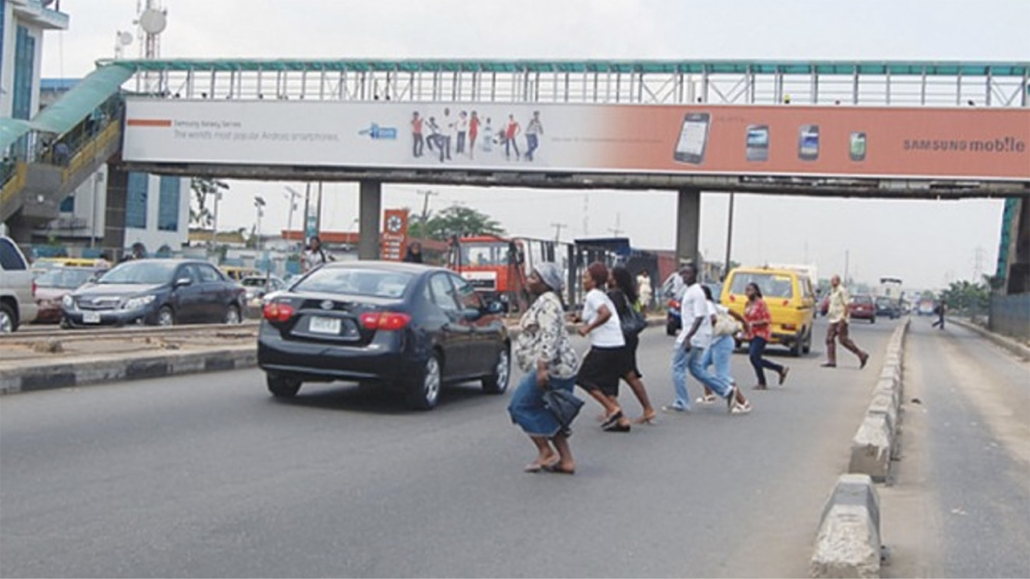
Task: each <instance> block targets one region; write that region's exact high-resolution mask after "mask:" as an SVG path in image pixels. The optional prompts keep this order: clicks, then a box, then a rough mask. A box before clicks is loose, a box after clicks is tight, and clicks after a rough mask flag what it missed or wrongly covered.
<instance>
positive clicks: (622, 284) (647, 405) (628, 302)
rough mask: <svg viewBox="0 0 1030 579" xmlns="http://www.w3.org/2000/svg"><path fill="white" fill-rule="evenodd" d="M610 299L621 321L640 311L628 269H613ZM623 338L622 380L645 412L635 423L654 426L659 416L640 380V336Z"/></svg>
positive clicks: (635, 288)
mask: <svg viewBox="0 0 1030 579" xmlns="http://www.w3.org/2000/svg"><path fill="white" fill-rule="evenodd" d="M608 299H610V300H611V301H612V303H613V304H615V310H616V311H617V313H618V314H619V318H620V319H625V318H628V317H629V316H631V315H632V314H633V312H632V311H631V310H637V311H640V309H639V304H638V301H639V299H640V298H639V296H638V295H637V287H636V284H635V283H634V281H633V276H632V275H631V274H630V273H629V270H628V269H626V268H625V267H622V266H621V265H617V266H615V267H613V268H612V271H611V277H609V278H608ZM622 337H623V339H625V341H626V345H625V346H624V347H623V348H624V352H623V354H624V355H625V357H626V358H625V366H626V368H627V370H626V373H625V374H623V375H622V379H623V380H625V381H626V383H627V384H629V387H630V389H631V390H633V395H634V396H636V397H637V401H638V402H640V406H641V408H642V411H643V413H642V414H641V415H640V417H639V418H637V419H636V420H634V421H633V422H634V423H636V424H654V421H655V417H656V416H657V414H656V413H655V411H654V408H653V407H652V406H651V400H650V399H649V398H648V396H647V389H646V388H644V382H643V381H642V380H641V379H640V378H641V377H642V376H643V374H641V373H640V369H639V368H637V347H638V346H639V345H640V336H638V335H637V334H627V333H623V334H622Z"/></svg>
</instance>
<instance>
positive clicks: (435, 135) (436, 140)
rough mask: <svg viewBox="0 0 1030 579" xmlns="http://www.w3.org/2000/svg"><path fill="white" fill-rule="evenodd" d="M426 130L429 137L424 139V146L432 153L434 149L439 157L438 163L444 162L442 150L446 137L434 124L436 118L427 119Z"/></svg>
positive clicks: (438, 126)
mask: <svg viewBox="0 0 1030 579" xmlns="http://www.w3.org/2000/svg"><path fill="white" fill-rule="evenodd" d="M426 129H428V130H429V136H428V137H426V144H427V145H428V146H429V150H430V151H432V150H433V149H434V148H435V149H436V152H437V153H438V154H439V155H440V162H441V163H443V161H444V148H445V146H446V137H444V135H443V133H441V132H440V125H438V124H437V122H436V117H429V122H428V123H426Z"/></svg>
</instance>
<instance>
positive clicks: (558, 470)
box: [544, 460, 576, 474]
mask: <svg viewBox="0 0 1030 579" xmlns="http://www.w3.org/2000/svg"><path fill="white" fill-rule="evenodd" d="M544 470H545V471H547V472H553V473H555V474H576V469H575V468H565V467H563V466H562V465H561V460H558V461H555V463H554V464H550V465H547V466H545V467H544Z"/></svg>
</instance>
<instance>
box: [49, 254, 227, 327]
mask: <svg viewBox="0 0 1030 579" xmlns="http://www.w3.org/2000/svg"><path fill="white" fill-rule="evenodd" d="M243 293H244V289H243V287H242V286H240V285H239V284H237V283H236V282H234V281H232V280H231V279H229V278H228V277H226V275H225V274H224V273H222V272H221V271H219V270H218V268H216V267H215V266H213V265H211V264H210V263H208V262H206V261H199V260H187V259H138V260H133V261H126V262H124V263H121V264H118V265H117V266H115V267H113V268H112V269H110V270H109V271H108V272H107V273H105V274H104V275H103V276H101V277H100V279H98V280H97V282H96V283H93V284H89V285H86V286H84V287H81V288H79V289H77V290H75V291H74V292H72V293H70V294H68V295H66V296H64V298H63V300H62V302H61V309H62V312H63V320H62V323H64V324H66V325H68V326H71V327H83V326H101V325H102V326H112V325H113V326H123V325H126V324H147V325H157V326H171V325H173V324H203V323H223V322H224V323H227V324H238V323H239V322H240V320H241V319H242V318H241V316H242V312H243Z"/></svg>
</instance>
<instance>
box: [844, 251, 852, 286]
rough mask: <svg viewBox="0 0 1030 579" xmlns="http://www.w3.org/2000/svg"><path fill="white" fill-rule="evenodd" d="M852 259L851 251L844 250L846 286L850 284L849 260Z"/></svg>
mask: <svg viewBox="0 0 1030 579" xmlns="http://www.w3.org/2000/svg"><path fill="white" fill-rule="evenodd" d="M850 258H851V250H849V249H845V250H844V285H845V286H846V285H849V284H850V282H848V260H849V259H850Z"/></svg>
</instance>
